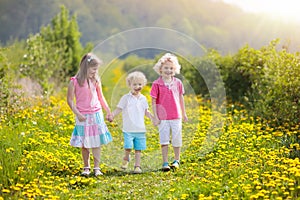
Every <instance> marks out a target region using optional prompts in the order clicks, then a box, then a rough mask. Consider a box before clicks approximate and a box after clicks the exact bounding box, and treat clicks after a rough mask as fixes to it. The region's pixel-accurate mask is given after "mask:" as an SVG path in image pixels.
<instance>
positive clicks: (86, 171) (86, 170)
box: [81, 167, 91, 176]
mask: <svg viewBox="0 0 300 200" xmlns="http://www.w3.org/2000/svg"><path fill="white" fill-rule="evenodd" d="M90 173H91V172H90V168H89V167H84V168H83V172H82V173H81V175H82V176H88V175H90Z"/></svg>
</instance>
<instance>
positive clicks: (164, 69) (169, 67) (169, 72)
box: [160, 61, 175, 78]
mask: <svg viewBox="0 0 300 200" xmlns="http://www.w3.org/2000/svg"><path fill="white" fill-rule="evenodd" d="M160 74H161V76H162V77H163V78H170V77H172V76H174V75H175V67H174V64H173V63H172V62H168V61H167V62H165V63H164V64H163V65H162V66H161V69H160Z"/></svg>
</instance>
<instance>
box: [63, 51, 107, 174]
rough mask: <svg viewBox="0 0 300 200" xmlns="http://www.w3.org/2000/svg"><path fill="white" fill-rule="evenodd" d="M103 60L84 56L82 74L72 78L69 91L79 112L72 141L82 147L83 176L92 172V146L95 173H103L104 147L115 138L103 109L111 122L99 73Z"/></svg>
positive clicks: (69, 99) (71, 103) (70, 101)
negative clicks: (102, 150)
mask: <svg viewBox="0 0 300 200" xmlns="http://www.w3.org/2000/svg"><path fill="white" fill-rule="evenodd" d="M101 63H102V62H101V60H100V59H99V58H97V57H96V56H95V55H94V54H92V53H88V54H86V55H84V56H83V58H82V59H81V62H80V69H79V71H78V73H77V74H76V76H75V77H72V78H71V81H70V84H69V87H68V94H67V102H68V105H69V107H70V108H71V110H72V111H73V113H74V114H75V115H76V117H75V121H76V125H75V128H74V130H73V133H72V137H71V141H70V144H71V145H72V146H74V147H80V148H81V152H82V158H83V163H84V169H83V172H82V175H85V176H87V175H89V174H90V149H91V150H92V153H93V157H94V173H95V176H99V175H102V172H101V171H100V168H99V163H100V146H101V145H102V144H108V143H109V142H111V141H112V137H111V135H110V133H109V131H108V129H107V126H106V124H105V122H104V117H103V112H102V108H104V110H105V111H106V113H107V117H106V118H107V119H108V120H109V121H111V120H112V114H111V111H110V109H109V106H108V104H107V102H106V100H105V98H104V96H103V93H102V89H101V82H100V79H99V76H98V68H99V66H100V64H101ZM74 98H75V99H76V104H75V103H74Z"/></svg>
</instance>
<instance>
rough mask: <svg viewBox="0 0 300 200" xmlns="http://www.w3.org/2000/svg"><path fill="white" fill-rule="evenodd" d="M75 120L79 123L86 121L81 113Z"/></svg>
mask: <svg viewBox="0 0 300 200" xmlns="http://www.w3.org/2000/svg"><path fill="white" fill-rule="evenodd" d="M77 118H78V120H79V121H80V122H84V121H85V120H86V116H84V115H83V114H81V113H79V114H77Z"/></svg>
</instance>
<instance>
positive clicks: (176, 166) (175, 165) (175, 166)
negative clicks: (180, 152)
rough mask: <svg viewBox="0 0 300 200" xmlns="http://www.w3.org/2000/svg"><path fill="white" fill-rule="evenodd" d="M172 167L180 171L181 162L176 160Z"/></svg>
mask: <svg viewBox="0 0 300 200" xmlns="http://www.w3.org/2000/svg"><path fill="white" fill-rule="evenodd" d="M170 167H171V168H172V169H179V161H178V160H174V161H173V162H172V164H171V165H170Z"/></svg>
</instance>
